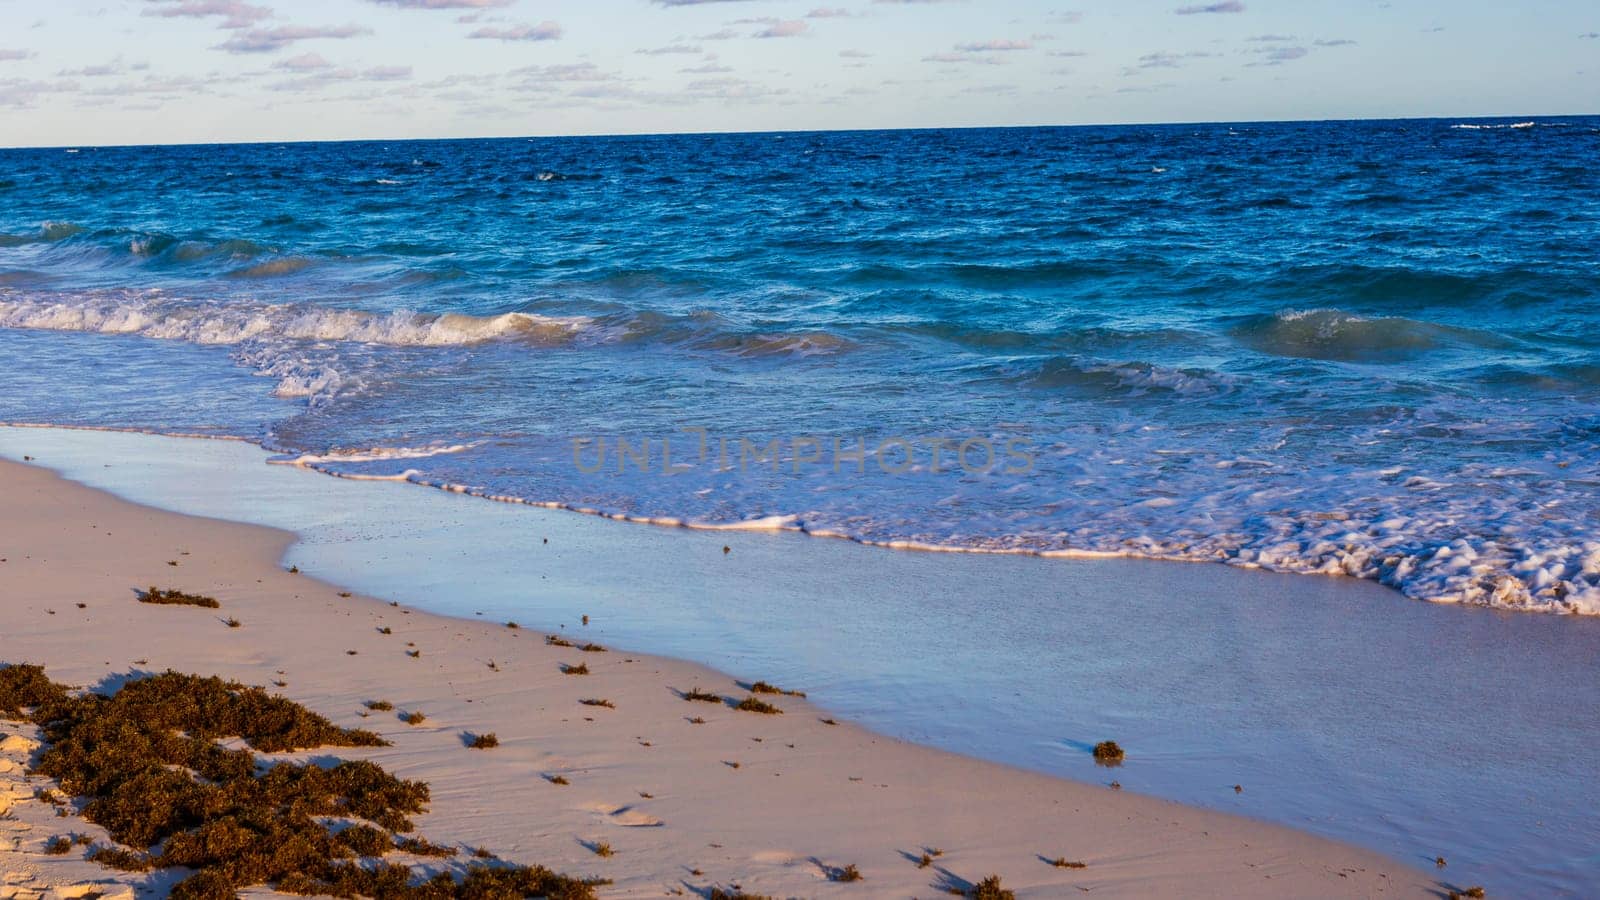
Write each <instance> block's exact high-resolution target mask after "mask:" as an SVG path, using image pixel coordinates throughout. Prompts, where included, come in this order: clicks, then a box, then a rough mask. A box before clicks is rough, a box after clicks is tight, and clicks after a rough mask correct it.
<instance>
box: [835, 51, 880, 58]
mask: <svg viewBox="0 0 1600 900" xmlns="http://www.w3.org/2000/svg"><path fill="white" fill-rule="evenodd" d="M839 55H840V56H841V57H843V58H845V59H871V58H872V54H871V53H868V52H867V51H865V50H840V51H839Z"/></svg>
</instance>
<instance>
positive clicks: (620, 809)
mask: <svg viewBox="0 0 1600 900" xmlns="http://www.w3.org/2000/svg"><path fill="white" fill-rule="evenodd" d="M583 808H584V809H587V810H589V811H590V812H593V813H598V814H599V815H601V816H603V817H604V818H605V820H606V821H607V822H610V823H611V824H612V825H618V826H621V827H623V828H655V827H658V826H660V825H664V824H666V823H664V822H662V821H661V820H660V819H658V818H656V817H655V816H652V815H650V814H648V813H646V812H644V811H642V810H639V809H635V808H634V807H632V806H613V805H611V804H609V803H586V804H584V806H583Z"/></svg>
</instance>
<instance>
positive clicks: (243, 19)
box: [140, 0, 272, 28]
mask: <svg viewBox="0 0 1600 900" xmlns="http://www.w3.org/2000/svg"><path fill="white" fill-rule="evenodd" d="M149 2H151V3H160V4H164V5H162V6H158V7H154V8H151V9H146V10H145V11H144V12H143V13H141V14H140V15H145V16H156V17H159V18H163V19H179V18H181V19H209V18H213V17H216V18H220V19H222V24H221V25H219V26H217V27H219V28H249V27H250V26H251V25H254V24H255V23H257V22H259V21H261V20H262V19H270V18H272V10H270V9H268V8H267V7H265V6H256V5H254V4H251V3H244V2H241V0H149Z"/></svg>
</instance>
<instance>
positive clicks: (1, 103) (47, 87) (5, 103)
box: [0, 78, 78, 109]
mask: <svg viewBox="0 0 1600 900" xmlns="http://www.w3.org/2000/svg"><path fill="white" fill-rule="evenodd" d="M77 89H78V85H77V82H73V81H24V80H22V79H19V78H11V79H0V108H3V107H14V108H17V109H21V108H23V107H29V106H32V105H33V104H34V101H36V100H38V99H39V98H40V97H42V96H44V95H45V94H61V93H71V92H73V91H76V90H77Z"/></svg>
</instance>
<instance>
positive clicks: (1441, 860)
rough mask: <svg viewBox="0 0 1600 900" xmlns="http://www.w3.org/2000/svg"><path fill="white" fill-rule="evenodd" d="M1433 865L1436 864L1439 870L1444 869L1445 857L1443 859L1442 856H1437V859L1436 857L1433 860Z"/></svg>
mask: <svg viewBox="0 0 1600 900" xmlns="http://www.w3.org/2000/svg"><path fill="white" fill-rule="evenodd" d="M1433 864H1434V866H1436V867H1437V868H1440V869H1442V868H1444V867H1445V861H1444V857H1442V856H1435V857H1434V858H1433Z"/></svg>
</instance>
